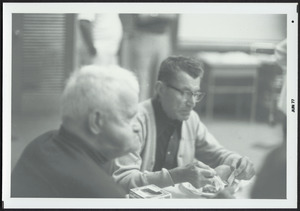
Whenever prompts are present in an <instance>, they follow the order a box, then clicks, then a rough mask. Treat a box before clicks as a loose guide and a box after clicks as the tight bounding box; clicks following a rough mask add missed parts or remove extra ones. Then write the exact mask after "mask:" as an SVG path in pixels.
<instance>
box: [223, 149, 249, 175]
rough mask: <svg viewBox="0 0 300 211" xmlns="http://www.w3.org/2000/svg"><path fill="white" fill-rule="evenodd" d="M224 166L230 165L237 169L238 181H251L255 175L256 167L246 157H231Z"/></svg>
mask: <svg viewBox="0 0 300 211" xmlns="http://www.w3.org/2000/svg"><path fill="white" fill-rule="evenodd" d="M223 164H226V165H230V166H232V167H234V168H235V169H236V171H235V178H236V179H239V180H249V179H251V178H252V177H253V176H254V175H255V169H254V165H253V163H252V161H251V160H250V159H249V158H248V157H246V156H243V157H241V156H238V155H230V156H229V157H228V158H226V159H225V161H224V163H223Z"/></svg>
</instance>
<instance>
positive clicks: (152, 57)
mask: <svg viewBox="0 0 300 211" xmlns="http://www.w3.org/2000/svg"><path fill="white" fill-rule="evenodd" d="M121 19H122V22H123V26H124V32H125V33H124V43H123V50H122V52H123V53H122V66H124V67H125V68H127V69H129V70H132V71H134V72H135V73H136V75H137V76H138V80H139V83H140V101H143V100H146V99H148V98H150V97H151V96H153V94H154V85H155V82H156V80H157V75H158V69H159V65H160V63H161V62H162V61H163V60H164V59H165V58H166V57H167V56H169V55H170V54H171V52H172V45H173V43H174V37H176V33H177V32H176V27H177V21H178V15H176V14H123V15H121Z"/></svg>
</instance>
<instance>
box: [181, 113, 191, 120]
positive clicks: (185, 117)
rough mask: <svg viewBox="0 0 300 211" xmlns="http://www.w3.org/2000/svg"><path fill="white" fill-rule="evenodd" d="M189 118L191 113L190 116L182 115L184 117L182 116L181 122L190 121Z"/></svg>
mask: <svg viewBox="0 0 300 211" xmlns="http://www.w3.org/2000/svg"><path fill="white" fill-rule="evenodd" d="M189 117H190V113H188V114H182V115H180V118H179V120H181V121H185V120H188V118H189Z"/></svg>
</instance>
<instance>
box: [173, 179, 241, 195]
mask: <svg viewBox="0 0 300 211" xmlns="http://www.w3.org/2000/svg"><path fill="white" fill-rule="evenodd" d="M232 187H234V188H235V189H234V193H235V192H237V191H238V189H239V181H238V180H234V182H233V185H232ZM179 188H180V189H181V190H182V191H184V192H186V193H189V194H194V195H197V196H203V197H214V196H216V195H217V194H218V192H217V193H208V192H203V190H202V189H203V188H195V187H194V186H193V185H192V184H191V183H189V182H184V183H181V184H180V185H179Z"/></svg>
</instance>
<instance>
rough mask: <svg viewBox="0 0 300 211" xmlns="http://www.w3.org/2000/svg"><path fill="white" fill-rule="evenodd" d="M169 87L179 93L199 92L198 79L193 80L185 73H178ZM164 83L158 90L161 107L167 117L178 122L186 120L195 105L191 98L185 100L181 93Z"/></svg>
mask: <svg viewBox="0 0 300 211" xmlns="http://www.w3.org/2000/svg"><path fill="white" fill-rule="evenodd" d="M169 85H170V86H172V87H174V88H176V89H178V90H181V91H192V92H196V91H200V77H198V78H193V77H191V76H190V75H188V74H187V73H185V72H178V73H177V77H176V78H175V79H174V80H173V81H171V82H169ZM174 88H171V87H169V86H167V85H165V84H164V83H163V84H162V86H161V88H160V90H159V93H158V94H159V97H160V100H161V103H162V107H163V109H164V111H165V112H166V114H167V116H168V117H169V118H171V119H174V120H175V119H176V120H180V121H184V120H187V119H188V118H189V116H190V113H191V111H192V110H193V108H194V107H195V105H196V102H195V99H194V98H193V97H190V98H187V99H185V98H184V97H183V95H182V93H181V92H180V91H178V90H176V89H174Z"/></svg>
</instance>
